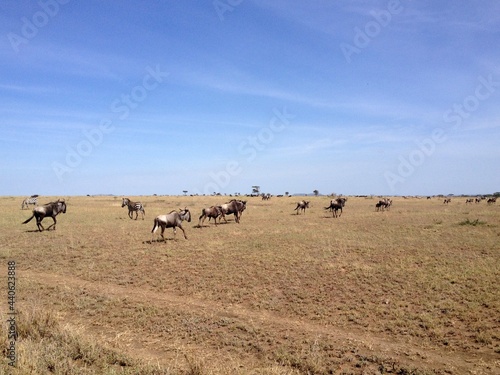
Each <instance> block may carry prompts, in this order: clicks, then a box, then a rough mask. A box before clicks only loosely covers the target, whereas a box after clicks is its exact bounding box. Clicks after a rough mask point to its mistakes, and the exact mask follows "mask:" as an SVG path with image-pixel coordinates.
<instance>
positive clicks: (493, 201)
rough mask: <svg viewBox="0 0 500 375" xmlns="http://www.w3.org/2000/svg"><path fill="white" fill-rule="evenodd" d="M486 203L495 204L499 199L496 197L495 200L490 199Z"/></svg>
mask: <svg viewBox="0 0 500 375" xmlns="http://www.w3.org/2000/svg"><path fill="white" fill-rule="evenodd" d="M486 203H488V204H493V203H497V198H496V197H493V198H489V199H488V200H487V201H486Z"/></svg>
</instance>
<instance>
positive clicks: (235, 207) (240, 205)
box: [219, 199, 247, 224]
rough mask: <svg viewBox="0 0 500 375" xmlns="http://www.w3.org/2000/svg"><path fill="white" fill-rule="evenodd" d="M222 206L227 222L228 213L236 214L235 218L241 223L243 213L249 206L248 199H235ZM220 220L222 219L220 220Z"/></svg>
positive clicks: (223, 215)
mask: <svg viewBox="0 0 500 375" xmlns="http://www.w3.org/2000/svg"><path fill="white" fill-rule="evenodd" d="M220 207H221V211H222V217H223V218H224V221H225V222H226V223H227V220H226V215H231V214H234V220H235V221H236V222H237V223H238V224H239V222H240V218H241V214H242V213H243V211H245V209H246V208H247V201H240V200H236V199H233V200H231V201H229V202H228V203H225V204H223V205H222V206H220ZM219 222H220V220H219Z"/></svg>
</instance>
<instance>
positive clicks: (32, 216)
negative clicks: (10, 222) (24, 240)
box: [23, 214, 35, 224]
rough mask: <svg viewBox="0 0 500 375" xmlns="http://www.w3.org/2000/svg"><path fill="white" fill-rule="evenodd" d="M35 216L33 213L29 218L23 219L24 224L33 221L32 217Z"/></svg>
mask: <svg viewBox="0 0 500 375" xmlns="http://www.w3.org/2000/svg"><path fill="white" fill-rule="evenodd" d="M34 217H35V214H33V215H32V216H31V217H30V218H29V219H28V220H26V221H23V224H26V223H29V222H30V221H31V219H33V218H34Z"/></svg>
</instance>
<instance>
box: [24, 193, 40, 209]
mask: <svg viewBox="0 0 500 375" xmlns="http://www.w3.org/2000/svg"><path fill="white" fill-rule="evenodd" d="M30 204H32V205H33V206H35V207H36V206H38V194H37V195H32V196H31V197H28V198H26V199H24V200H23V203H21V210H24V206H26V208H29V205H30Z"/></svg>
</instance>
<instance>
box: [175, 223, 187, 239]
mask: <svg viewBox="0 0 500 375" xmlns="http://www.w3.org/2000/svg"><path fill="white" fill-rule="evenodd" d="M179 228H180V229H181V230H182V233H184V238H185V239H186V240H187V239H188V238H187V236H186V231H185V230H184V228H183V227H182V225H179ZM174 234H175V228H174Z"/></svg>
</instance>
